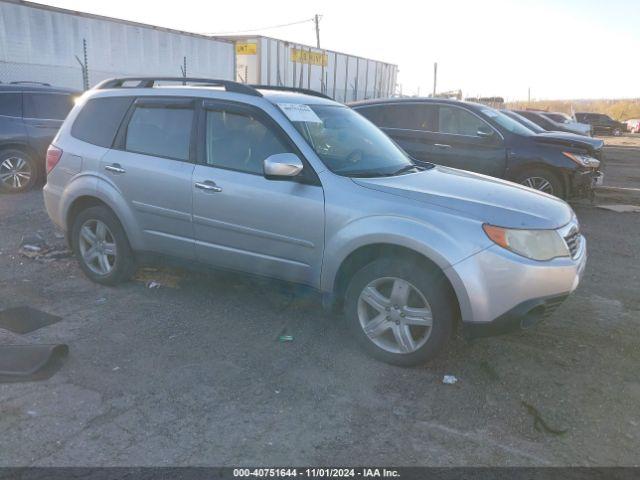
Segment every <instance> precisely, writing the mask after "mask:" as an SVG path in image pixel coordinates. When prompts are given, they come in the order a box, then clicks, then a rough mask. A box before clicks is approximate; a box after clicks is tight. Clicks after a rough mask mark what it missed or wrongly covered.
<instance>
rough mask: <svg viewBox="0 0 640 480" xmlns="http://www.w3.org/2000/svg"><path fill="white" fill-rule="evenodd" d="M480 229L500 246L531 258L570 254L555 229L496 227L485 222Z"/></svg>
mask: <svg viewBox="0 0 640 480" xmlns="http://www.w3.org/2000/svg"><path fill="white" fill-rule="evenodd" d="M482 229H483V230H484V233H486V234H487V236H488V237H489V238H490V239H491V240H492V241H493V242H495V243H497V244H498V245H500V246H501V247H503V248H506V249H507V250H510V251H512V252H513V253H517V254H518V255H522V256H523V257H527V258H530V259H532V260H551V259H552V258H556V257H569V256H570V253H569V249H568V248H567V244H566V243H565V241H564V239H563V238H562V237H561V236H560V234H559V233H558V232H557V231H555V230H520V229H515V228H502V227H496V226H494V225H489V224H487V223H485V224H484V225H483V226H482Z"/></svg>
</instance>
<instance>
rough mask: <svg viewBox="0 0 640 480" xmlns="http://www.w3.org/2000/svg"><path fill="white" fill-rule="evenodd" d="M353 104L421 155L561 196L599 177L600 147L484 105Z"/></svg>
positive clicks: (582, 190) (577, 192)
mask: <svg viewBox="0 0 640 480" xmlns="http://www.w3.org/2000/svg"><path fill="white" fill-rule="evenodd" d="M352 108H354V109H355V110H356V111H357V112H358V113H361V114H362V115H364V116H365V117H367V118H368V119H369V120H371V121H372V122H373V123H374V124H376V125H377V126H379V127H380V128H382V130H384V131H385V132H386V133H387V134H388V135H389V136H390V137H391V138H392V139H393V140H395V141H396V142H397V143H398V144H399V145H400V146H401V147H402V148H403V149H404V150H405V151H406V152H407V153H408V154H409V155H411V156H412V157H413V158H415V159H417V160H419V161H425V162H433V163H436V164H439V165H446V166H450V167H455V168H460V169H463V170H470V171H473V172H477V173H482V174H485V175H490V176H492V177H497V178H503V179H506V180H511V181H513V182H516V183H520V184H523V185H526V186H528V187H531V188H536V189H538V190H541V191H543V192H545V193H549V194H552V195H555V196H558V197H561V198H567V197H572V196H581V195H590V194H591V191H592V187H593V186H594V185H595V184H597V183H601V181H602V173H601V172H600V157H601V155H602V147H600V148H596V147H593V146H591V145H589V144H588V143H586V142H579V141H576V140H575V138H570V139H567V138H561V137H559V136H558V135H539V134H535V133H534V132H532V131H531V130H530V129H529V128H527V127H525V126H523V125H522V124H521V123H519V122H517V121H515V120H513V119H511V118H509V117H508V116H507V115H504V114H503V113H501V112H500V111H498V110H495V109H493V108H491V107H488V106H486V105H481V104H477V103H471V102H460V101H455V100H442V99H389V100H368V101H363V102H357V103H354V104H352ZM582 138H585V139H586V138H589V137H582Z"/></svg>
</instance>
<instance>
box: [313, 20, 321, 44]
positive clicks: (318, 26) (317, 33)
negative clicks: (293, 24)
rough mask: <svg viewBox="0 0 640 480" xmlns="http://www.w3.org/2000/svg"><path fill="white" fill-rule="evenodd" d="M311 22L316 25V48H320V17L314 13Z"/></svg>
mask: <svg viewBox="0 0 640 480" xmlns="http://www.w3.org/2000/svg"><path fill="white" fill-rule="evenodd" d="M313 21H314V22H315V24H316V47H318V48H320V15H318V14H317V13H316V14H315V16H314V17H313Z"/></svg>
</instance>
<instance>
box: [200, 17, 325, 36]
mask: <svg viewBox="0 0 640 480" xmlns="http://www.w3.org/2000/svg"><path fill="white" fill-rule="evenodd" d="M315 21H316V18H315V17H313V18H307V19H305V20H299V21H297V22H291V23H283V24H281V25H272V26H270V27H262V28H252V29H249V30H229V31H226V32H207V33H203V35H227V34H230V33H251V32H259V31H260V30H271V29H273V28H282V27H290V26H292V25H300V24H301V23H307V22H315Z"/></svg>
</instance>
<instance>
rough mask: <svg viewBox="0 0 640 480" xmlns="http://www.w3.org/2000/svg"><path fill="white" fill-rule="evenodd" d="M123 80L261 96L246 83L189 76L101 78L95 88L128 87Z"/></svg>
mask: <svg viewBox="0 0 640 480" xmlns="http://www.w3.org/2000/svg"><path fill="white" fill-rule="evenodd" d="M125 82H138V84H137V85H135V86H133V87H131V88H153V87H154V85H155V84H156V82H178V83H183V84H187V83H201V84H203V86H210V87H224V89H225V90H226V91H227V92H233V93H244V94H245V95H253V96H254V97H261V96H262V95H261V94H260V92H258V91H257V90H256V89H254V88H251V87H250V86H248V85H245V84H242V83H238V82H234V81H232V80H219V79H215V78H191V77H121V78H110V79H108V80H103V81H102V82H100V83H99V84H97V85H96V86H95V87H93V88H95V89H97V90H104V89H107V88H129V87H125V86H124V83H125Z"/></svg>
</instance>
